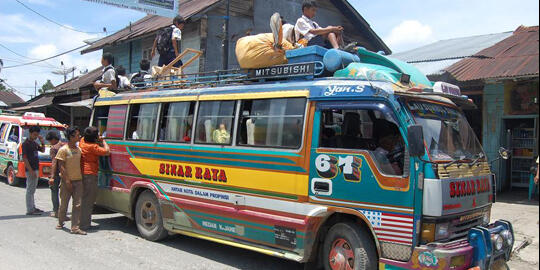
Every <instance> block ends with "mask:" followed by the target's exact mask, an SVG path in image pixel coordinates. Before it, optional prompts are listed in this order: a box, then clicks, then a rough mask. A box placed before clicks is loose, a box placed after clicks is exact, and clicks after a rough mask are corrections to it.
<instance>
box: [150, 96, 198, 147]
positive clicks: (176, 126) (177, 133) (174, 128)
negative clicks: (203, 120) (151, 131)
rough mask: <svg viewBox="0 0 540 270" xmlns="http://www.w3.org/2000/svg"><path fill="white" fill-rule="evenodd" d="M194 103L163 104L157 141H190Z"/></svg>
mask: <svg viewBox="0 0 540 270" xmlns="http://www.w3.org/2000/svg"><path fill="white" fill-rule="evenodd" d="M194 109H195V102H178V103H164V104H163V109H162V115H163V117H162V118H161V123H160V125H159V126H160V129H159V140H160V141H162V142H181V143H188V142H190V141H191V127H192V126H193V111H194Z"/></svg>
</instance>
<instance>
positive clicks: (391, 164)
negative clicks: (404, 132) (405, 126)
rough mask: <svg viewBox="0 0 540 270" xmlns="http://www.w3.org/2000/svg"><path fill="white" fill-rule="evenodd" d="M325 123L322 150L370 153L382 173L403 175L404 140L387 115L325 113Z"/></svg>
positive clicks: (356, 112) (325, 111)
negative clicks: (363, 151) (332, 149)
mask: <svg viewBox="0 0 540 270" xmlns="http://www.w3.org/2000/svg"><path fill="white" fill-rule="evenodd" d="M322 121H323V123H322V127H321V129H322V130H321V140H320V146H321V147H326V148H335V149H357V150H365V151H369V152H370V153H371V154H372V157H373V158H374V161H375V163H376V164H377V167H378V168H379V170H380V171H381V172H382V173H384V174H387V175H402V174H403V164H404V147H403V145H404V143H403V138H402V137H401V134H400V133H399V129H398V127H397V125H396V124H395V123H394V122H393V120H387V119H386V118H385V115H384V113H383V112H380V111H377V110H323V111H322Z"/></svg>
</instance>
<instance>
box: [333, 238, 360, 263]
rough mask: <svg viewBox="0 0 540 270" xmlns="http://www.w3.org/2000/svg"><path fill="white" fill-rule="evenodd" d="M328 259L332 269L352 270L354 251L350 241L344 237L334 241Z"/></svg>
mask: <svg viewBox="0 0 540 270" xmlns="http://www.w3.org/2000/svg"><path fill="white" fill-rule="evenodd" d="M328 259H329V262H330V267H331V268H332V270H352V269H353V268H354V251H353V250H352V248H351V245H350V244H349V242H348V241H347V240H345V239H343V238H338V239H336V240H335V241H334V243H332V249H330V254H329V255H328Z"/></svg>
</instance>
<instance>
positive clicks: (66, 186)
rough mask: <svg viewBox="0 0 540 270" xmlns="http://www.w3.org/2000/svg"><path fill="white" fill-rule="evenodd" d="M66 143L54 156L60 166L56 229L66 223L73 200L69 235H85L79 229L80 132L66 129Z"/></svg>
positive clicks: (81, 190)
mask: <svg viewBox="0 0 540 270" xmlns="http://www.w3.org/2000/svg"><path fill="white" fill-rule="evenodd" d="M66 134H67V136H68V140H69V141H68V143H67V144H66V145H64V146H62V148H60V150H58V153H57V154H56V159H57V161H58V165H59V166H60V177H61V178H62V182H61V185H60V209H58V225H57V226H56V229H59V230H61V229H62V228H63V227H64V221H66V220H67V219H66V212H67V207H68V204H69V200H70V199H71V198H73V205H72V209H71V233H72V234H81V235H86V232H85V231H83V230H81V229H80V228H79V224H80V220H81V204H82V195H83V183H82V170H81V149H79V147H78V146H77V142H78V141H79V140H80V138H81V136H80V131H79V129H78V128H77V127H70V128H68V129H67V131H66Z"/></svg>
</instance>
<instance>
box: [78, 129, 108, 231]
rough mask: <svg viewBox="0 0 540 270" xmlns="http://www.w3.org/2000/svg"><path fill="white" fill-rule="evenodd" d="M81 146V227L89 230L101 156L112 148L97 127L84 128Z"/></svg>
mask: <svg viewBox="0 0 540 270" xmlns="http://www.w3.org/2000/svg"><path fill="white" fill-rule="evenodd" d="M79 148H81V154H82V157H81V158H82V170H83V179H82V182H83V196H82V205H81V224H80V227H81V229H83V230H88V229H90V224H91V221H92V210H93V209H94V203H95V202H96V196H97V189H98V170H99V157H102V156H108V155H110V154H111V150H110V148H109V145H108V144H107V142H106V141H105V140H103V139H102V138H99V132H98V129H97V128H95V127H87V128H86V129H85V130H84V137H83V138H82V139H81V141H80V142H79Z"/></svg>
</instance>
